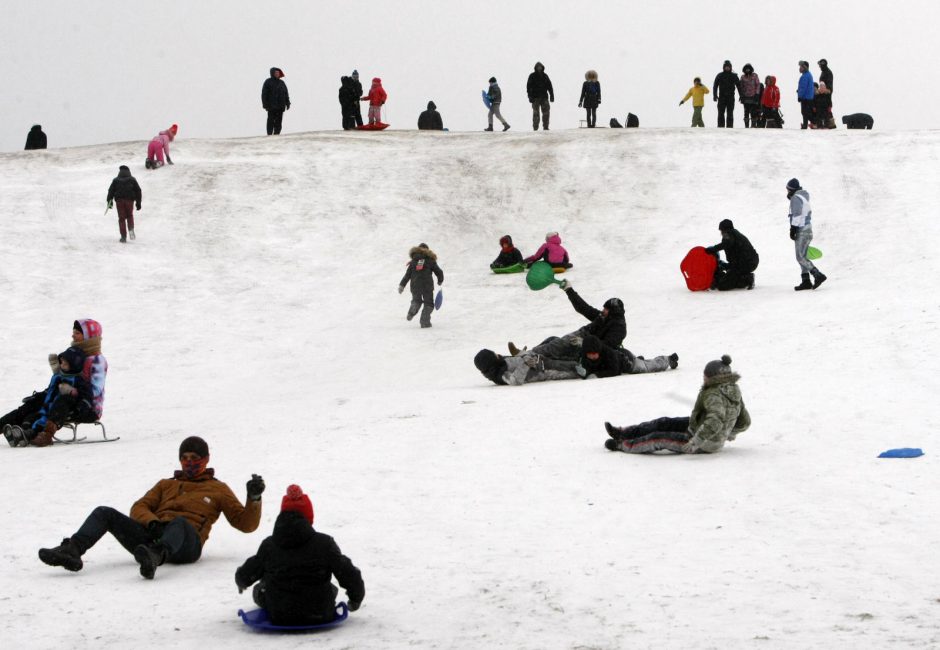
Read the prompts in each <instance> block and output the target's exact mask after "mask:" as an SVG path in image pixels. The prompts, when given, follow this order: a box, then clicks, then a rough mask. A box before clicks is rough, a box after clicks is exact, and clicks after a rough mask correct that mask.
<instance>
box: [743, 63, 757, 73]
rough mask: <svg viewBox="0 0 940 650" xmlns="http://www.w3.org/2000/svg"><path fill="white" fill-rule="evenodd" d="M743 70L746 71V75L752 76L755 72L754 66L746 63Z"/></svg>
mask: <svg viewBox="0 0 940 650" xmlns="http://www.w3.org/2000/svg"><path fill="white" fill-rule="evenodd" d="M742 69H743V70H744V74H751V73H752V72H754V66H752V65H751V64H750V63H745V64H744V68H742Z"/></svg>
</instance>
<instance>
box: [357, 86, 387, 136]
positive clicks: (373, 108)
mask: <svg viewBox="0 0 940 650" xmlns="http://www.w3.org/2000/svg"><path fill="white" fill-rule="evenodd" d="M386 99H388V93H386V92H385V89H384V88H382V80H381V79H379V78H378V77H375V78H374V79H372V87H371V88H369V94H368V95H366V96H365V97H363V98H362V99H361V100H360V101H363V102H366V101H367V102H369V124H375V123H376V122H381V121H382V105H383V104H385V100H386Z"/></svg>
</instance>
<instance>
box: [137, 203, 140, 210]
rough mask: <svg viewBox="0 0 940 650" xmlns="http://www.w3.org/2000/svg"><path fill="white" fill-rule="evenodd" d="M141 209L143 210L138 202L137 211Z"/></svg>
mask: <svg viewBox="0 0 940 650" xmlns="http://www.w3.org/2000/svg"><path fill="white" fill-rule="evenodd" d="M140 209H141V208H140V202H139V201H138V202H137V210H138V211H139V210H140Z"/></svg>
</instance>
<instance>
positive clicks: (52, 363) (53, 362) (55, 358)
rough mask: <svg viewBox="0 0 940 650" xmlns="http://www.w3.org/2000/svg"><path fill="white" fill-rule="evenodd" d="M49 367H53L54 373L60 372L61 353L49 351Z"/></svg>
mask: <svg viewBox="0 0 940 650" xmlns="http://www.w3.org/2000/svg"><path fill="white" fill-rule="evenodd" d="M49 367H50V368H52V374H53V375H54V374H56V373H58V372H59V355H58V354H56V353H55V352H50V353H49Z"/></svg>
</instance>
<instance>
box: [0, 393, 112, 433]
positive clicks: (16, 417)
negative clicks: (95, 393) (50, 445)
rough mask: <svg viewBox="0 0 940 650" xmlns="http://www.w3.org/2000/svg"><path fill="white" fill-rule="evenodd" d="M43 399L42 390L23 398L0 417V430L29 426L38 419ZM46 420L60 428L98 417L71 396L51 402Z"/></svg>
mask: <svg viewBox="0 0 940 650" xmlns="http://www.w3.org/2000/svg"><path fill="white" fill-rule="evenodd" d="M45 399H46V392H45V391H44V390H43V391H36V392H35V393H33V394H32V395H30V396H29V397H24V398H23V403H22V404H20V405H19V406H18V407H16V408H15V409H13V410H12V411H10V412H9V413H7V414H6V415H4V416H3V417H0V429H3V427H5V426H6V425H8V424H12V425H17V426H24V425H25V426H27V427H29V426H31V425H32V424H33V422H35V421H36V420H38V419H39V413H40V410H41V409H42V405H43V402H44V401H45ZM47 419H49V420H52V421H53V422H55V423H56V424H57V425H59V426H60V427H61V426H62V425H63V424H65V423H66V422H94V421H95V420H97V419H98V416H97V414H96V413H95V409H94V408H93V407H92V405H91V404H89V403H88V402H87V401H86V400H82V399H78V398H77V397H72V396H71V395H59V396H58V397H56V398H55V400H54V401H53V402H52V406H50V407H49V414H48V415H47Z"/></svg>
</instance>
